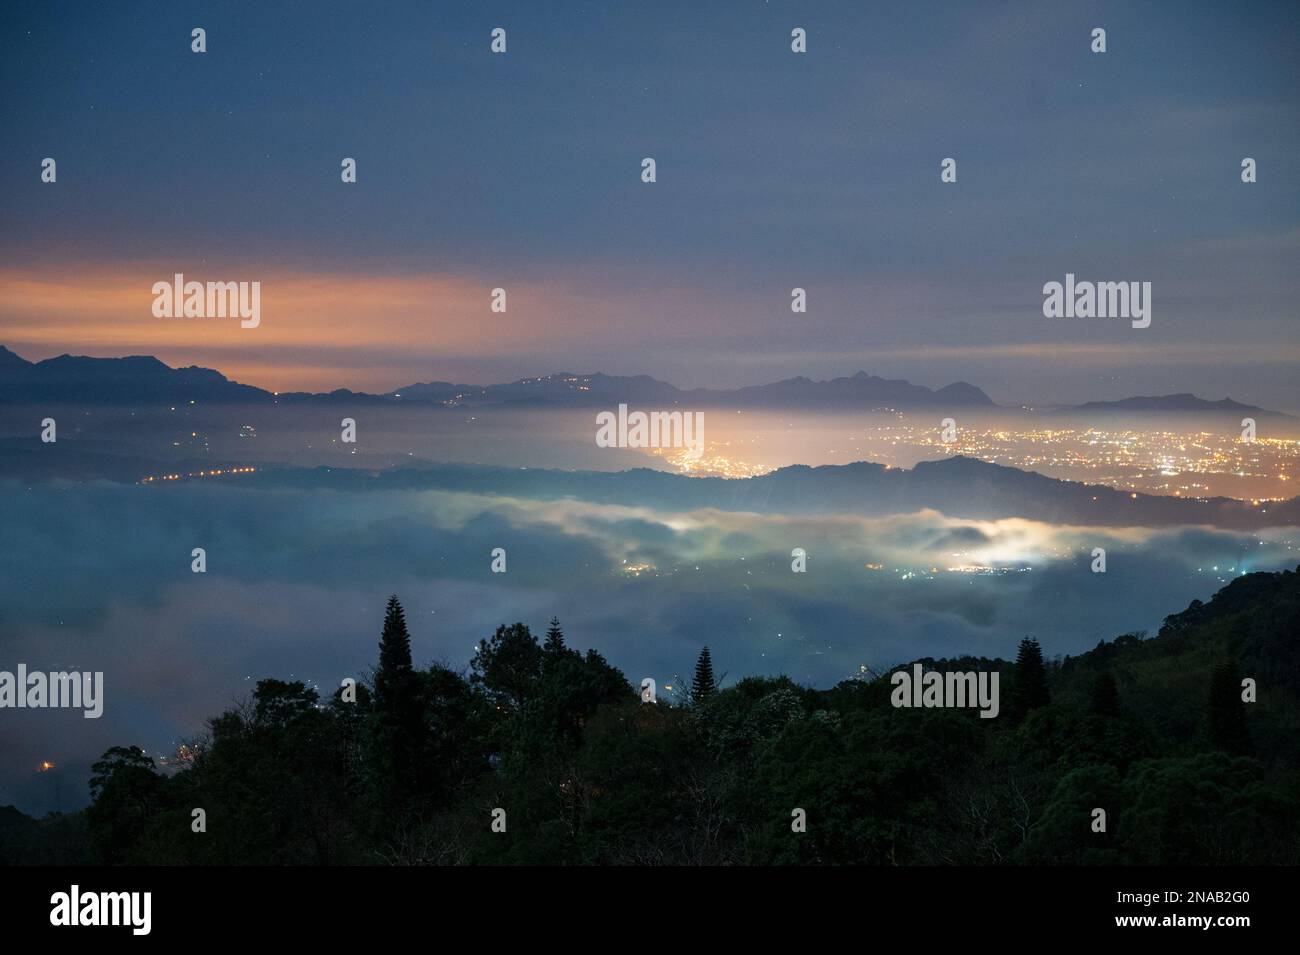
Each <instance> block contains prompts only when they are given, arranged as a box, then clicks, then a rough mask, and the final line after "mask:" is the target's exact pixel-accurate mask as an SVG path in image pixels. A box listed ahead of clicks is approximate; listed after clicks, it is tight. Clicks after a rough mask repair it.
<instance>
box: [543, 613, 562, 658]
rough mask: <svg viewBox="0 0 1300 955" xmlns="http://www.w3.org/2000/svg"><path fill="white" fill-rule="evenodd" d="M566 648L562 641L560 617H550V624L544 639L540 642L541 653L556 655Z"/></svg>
mask: <svg viewBox="0 0 1300 955" xmlns="http://www.w3.org/2000/svg"><path fill="white" fill-rule="evenodd" d="M567 649H568V646H567V645H566V644H565V642H564V630H563V629H562V628H561V627H560V618H559V617H552V618H551V625H550V627H548V628H547V630H546V640H545V642H544V643H543V644H542V653H544V654H545V655H547V656H552V657H557V656H560V655H561V654H563V653H564V652H565V651H566V650H567Z"/></svg>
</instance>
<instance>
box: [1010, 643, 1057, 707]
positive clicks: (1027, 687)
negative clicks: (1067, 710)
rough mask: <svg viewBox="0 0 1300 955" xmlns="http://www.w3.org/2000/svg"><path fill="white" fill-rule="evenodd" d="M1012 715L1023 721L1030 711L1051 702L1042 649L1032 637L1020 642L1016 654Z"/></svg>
mask: <svg viewBox="0 0 1300 955" xmlns="http://www.w3.org/2000/svg"><path fill="white" fill-rule="evenodd" d="M1012 689H1013V693H1012V700H1011V702H1012V707H1011V710H1012V713H1013V714H1014V716H1015V717H1016V718H1017V719H1024V718H1025V717H1026V716H1028V715H1029V712H1030V711H1031V710H1036V709H1038V708H1039V707H1043V706H1046V705H1047V704H1048V703H1049V702H1051V697H1050V695H1049V694H1048V691H1047V666H1046V664H1044V663H1043V648H1042V647H1041V646H1039V644H1038V641H1037V640H1035V639H1034V638H1033V637H1025V639H1023V640H1021V641H1020V648H1019V650H1018V651H1017V652H1016V680H1015V683H1014V684H1013V686H1012Z"/></svg>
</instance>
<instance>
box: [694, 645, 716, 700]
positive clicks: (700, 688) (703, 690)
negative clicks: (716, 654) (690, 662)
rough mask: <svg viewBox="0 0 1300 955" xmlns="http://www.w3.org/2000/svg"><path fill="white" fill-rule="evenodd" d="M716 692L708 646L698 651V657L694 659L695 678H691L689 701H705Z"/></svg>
mask: <svg viewBox="0 0 1300 955" xmlns="http://www.w3.org/2000/svg"><path fill="white" fill-rule="evenodd" d="M717 692H718V683H717V680H715V679H714V677H713V659H712V658H711V657H710V656H709V648H708V647H705V648H704V649H703V650H701V651H700V658H699V659H698V660H696V661H695V678H694V679H693V680H691V702H692V703H696V704H699V703H705V702H707V701H708V700H709V699H710V698H711V697H712V696H713V694H715V693H717Z"/></svg>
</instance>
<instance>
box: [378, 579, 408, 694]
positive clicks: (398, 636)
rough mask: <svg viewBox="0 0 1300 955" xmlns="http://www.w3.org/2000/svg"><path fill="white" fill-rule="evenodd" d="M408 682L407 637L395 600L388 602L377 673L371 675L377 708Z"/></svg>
mask: <svg viewBox="0 0 1300 955" xmlns="http://www.w3.org/2000/svg"><path fill="white" fill-rule="evenodd" d="M410 682H411V635H410V634H409V633H407V631H406V614H405V612H404V611H403V610H402V605H401V604H400V603H398V601H397V596H396V594H394V595H393V596H391V597H389V598H388V608H387V610H385V612H384V630H383V633H382V634H381V635H380V637H379V669H378V670H376V671H375V696H376V697H377V702H378V703H379V705H380V706H384V705H386V704H388V703H393V702H395V701H396V698H397V697H399V696H401V695H403V690H405V689H406V688H407V687H409V685H410Z"/></svg>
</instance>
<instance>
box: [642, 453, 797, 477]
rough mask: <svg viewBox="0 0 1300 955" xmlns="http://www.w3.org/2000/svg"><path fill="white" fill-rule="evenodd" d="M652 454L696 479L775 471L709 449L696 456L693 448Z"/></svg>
mask: <svg viewBox="0 0 1300 955" xmlns="http://www.w3.org/2000/svg"><path fill="white" fill-rule="evenodd" d="M652 453H653V454H654V455H655V456H657V457H661V458H663V459H664V460H665V461H667V462H668V463H669V464H671V465H672V466H673V467H674V468H676V469H677V471H678V472H679V473H681V474H691V475H694V476H696V477H724V478H748V477H757V476H758V475H760V474H767V473H768V472H769V471H773V470H775V468H772V467H769V466H767V465H764V464H750V463H748V462H746V461H736V460H733V459H732V458H729V457H727V456H725V455H722V454H718V453H717V452H716V451H714V450H712V449H708V448H706V449H705V451H704V453H703V454H696V452H695V451H694V450H693V449H691V448H654V449H652Z"/></svg>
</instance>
